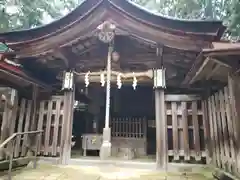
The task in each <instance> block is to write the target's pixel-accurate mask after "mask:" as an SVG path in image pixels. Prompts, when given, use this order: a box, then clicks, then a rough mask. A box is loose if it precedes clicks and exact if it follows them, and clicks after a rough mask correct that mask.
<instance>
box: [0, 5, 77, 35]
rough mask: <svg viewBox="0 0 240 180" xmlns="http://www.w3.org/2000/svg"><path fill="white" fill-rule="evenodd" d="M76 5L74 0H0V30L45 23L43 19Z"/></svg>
mask: <svg viewBox="0 0 240 180" xmlns="http://www.w3.org/2000/svg"><path fill="white" fill-rule="evenodd" d="M79 2H80V1H79ZM77 5H78V1H76V0H67V1H66V0H0V22H1V23H0V32H5V31H11V30H17V29H28V28H32V27H36V26H39V25H42V24H45V22H44V19H45V20H46V19H57V18H59V17H61V16H62V15H63V14H64V12H69V11H71V10H72V9H73V8H75V7H76V6H77ZM44 17H45V18H44Z"/></svg>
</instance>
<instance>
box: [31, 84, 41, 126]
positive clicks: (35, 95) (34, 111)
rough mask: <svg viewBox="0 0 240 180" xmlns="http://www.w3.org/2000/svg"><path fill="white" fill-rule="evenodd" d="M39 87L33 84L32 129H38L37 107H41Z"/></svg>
mask: <svg viewBox="0 0 240 180" xmlns="http://www.w3.org/2000/svg"><path fill="white" fill-rule="evenodd" d="M37 98H38V87H37V86H36V85H33V93H32V116H31V120H30V122H31V127H30V129H31V130H32V131H34V130H36V129H37V118H36V117H37V108H39V103H38V99H37Z"/></svg>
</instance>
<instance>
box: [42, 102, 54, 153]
mask: <svg viewBox="0 0 240 180" xmlns="http://www.w3.org/2000/svg"><path fill="white" fill-rule="evenodd" d="M52 104H53V101H52V100H50V101H49V102H48V111H47V122H46V131H45V141H44V155H48V154H49V153H50V147H49V139H50V129H51V120H52Z"/></svg>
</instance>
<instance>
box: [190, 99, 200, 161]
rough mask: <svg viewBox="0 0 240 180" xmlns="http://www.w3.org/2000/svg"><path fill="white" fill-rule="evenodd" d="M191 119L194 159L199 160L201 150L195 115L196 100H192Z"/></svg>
mask: <svg viewBox="0 0 240 180" xmlns="http://www.w3.org/2000/svg"><path fill="white" fill-rule="evenodd" d="M192 120H193V132H194V133H193V136H194V138H193V139H194V148H195V153H196V155H195V158H196V160H197V161H198V160H201V151H200V134H199V123H198V115H197V102H196V101H193V102H192Z"/></svg>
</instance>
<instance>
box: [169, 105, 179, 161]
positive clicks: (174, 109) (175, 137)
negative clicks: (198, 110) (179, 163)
mask: <svg viewBox="0 0 240 180" xmlns="http://www.w3.org/2000/svg"><path fill="white" fill-rule="evenodd" d="M171 107H172V125H173V131H172V132H173V152H174V160H179V147H178V122H177V103H176V102H172V103H171Z"/></svg>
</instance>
